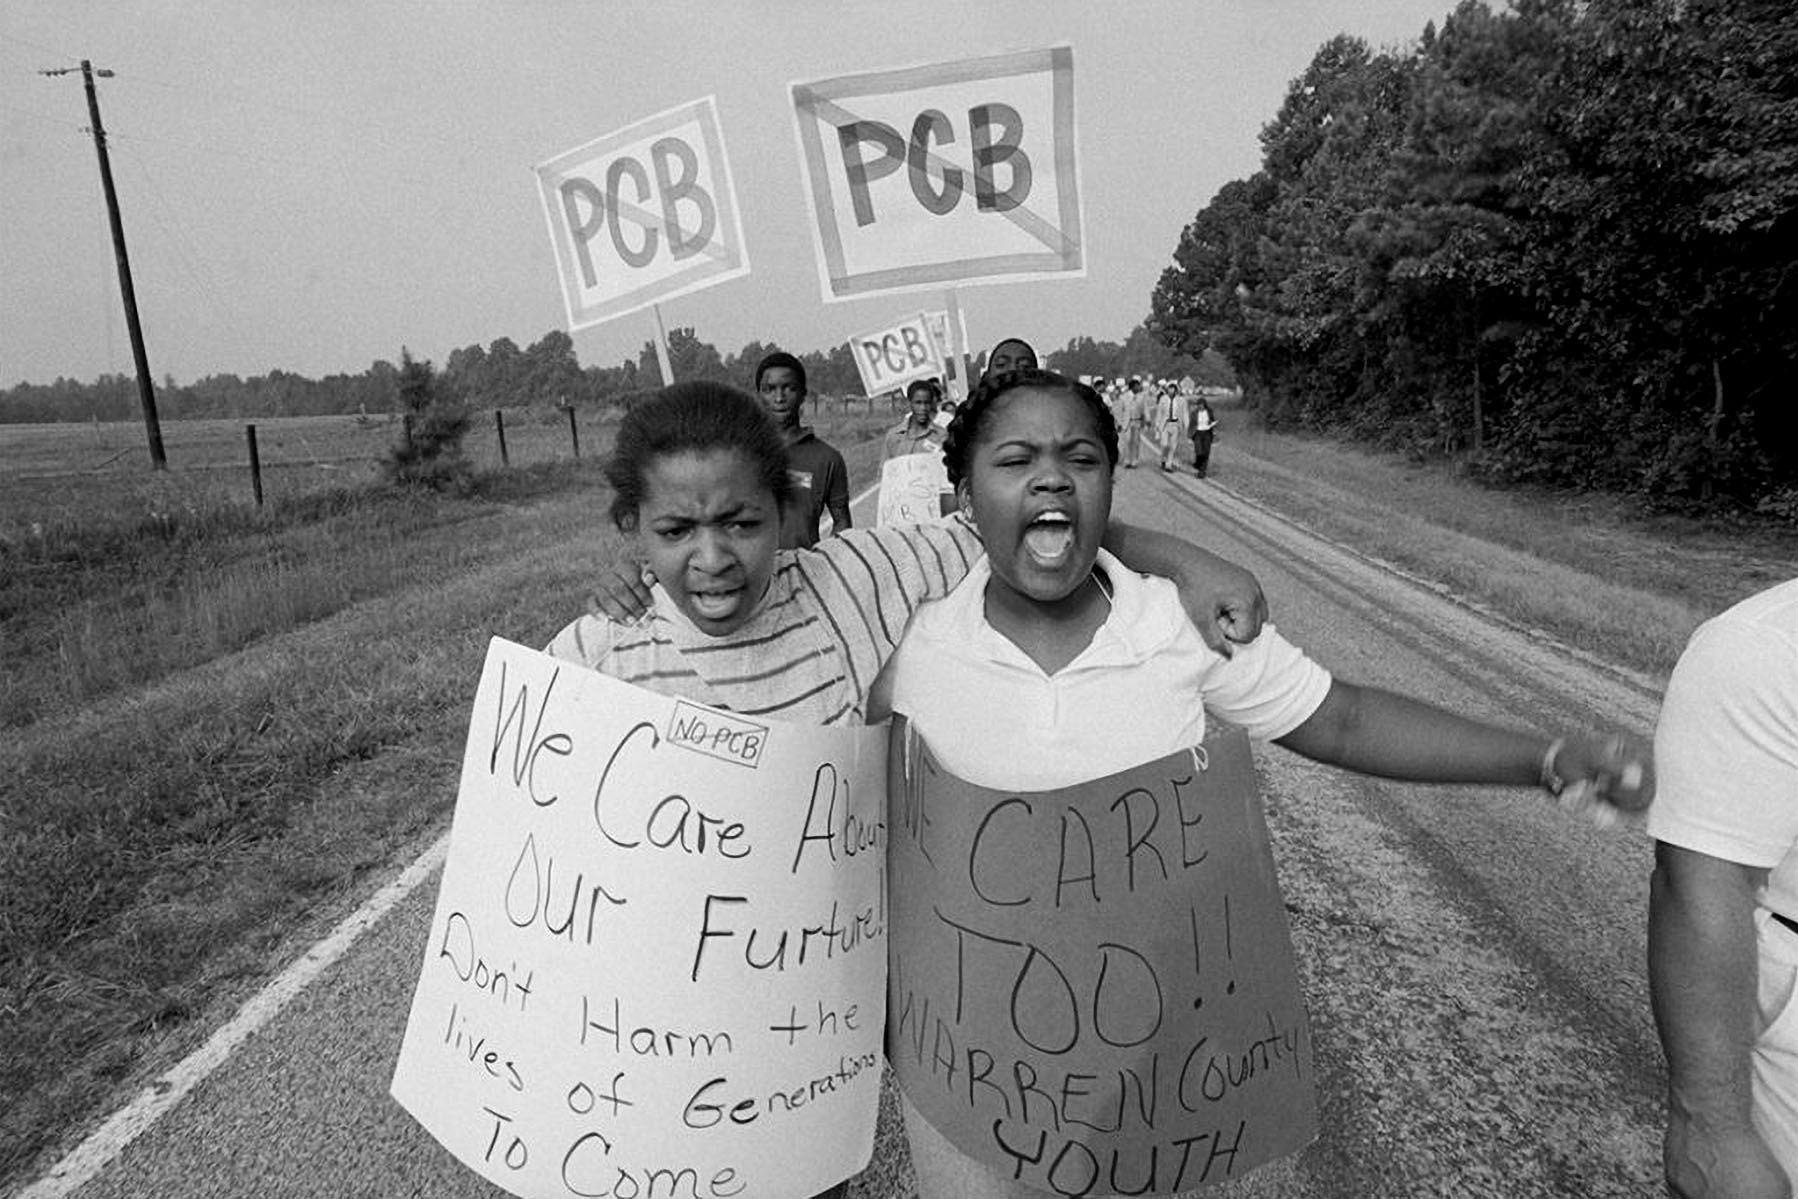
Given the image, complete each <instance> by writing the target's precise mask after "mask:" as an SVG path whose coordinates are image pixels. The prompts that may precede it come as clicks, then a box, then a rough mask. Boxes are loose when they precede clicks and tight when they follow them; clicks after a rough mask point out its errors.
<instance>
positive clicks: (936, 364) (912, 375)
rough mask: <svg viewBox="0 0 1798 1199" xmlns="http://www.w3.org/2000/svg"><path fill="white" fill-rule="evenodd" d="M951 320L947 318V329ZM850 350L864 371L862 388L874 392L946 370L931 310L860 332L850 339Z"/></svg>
mask: <svg viewBox="0 0 1798 1199" xmlns="http://www.w3.org/2000/svg"><path fill="white" fill-rule="evenodd" d="M947 323H948V322H947V320H945V321H944V328H945V331H946V329H947ZM849 352H850V354H852V355H854V357H855V369H856V370H858V371H860V372H861V376H862V390H863V391H864V392H866V393H867V394H868V395H871V396H877V395H884V394H885V393H887V392H889V391H898V390H900V389H901V388H903V387H904V386H905V385H906V384H908V383H910V382H912V381H913V380H914V379H929V378H932V377H935V376H940V375H941V374H942V373H943V358H944V356H943V352H942V350H941V348H940V343H939V342H938V341H937V337H936V333H935V332H934V330H933V329H932V324H931V319H930V314H929V313H927V312H917V313H913V314H912V315H911V316H909V317H907V318H905V319H904V320H901V321H896V322H894V323H893V324H890V325H886V326H883V327H882V328H879V329H875V330H873V331H872V332H869V333H858V334H857V335H856V336H854V337H851V338H850V339H849Z"/></svg>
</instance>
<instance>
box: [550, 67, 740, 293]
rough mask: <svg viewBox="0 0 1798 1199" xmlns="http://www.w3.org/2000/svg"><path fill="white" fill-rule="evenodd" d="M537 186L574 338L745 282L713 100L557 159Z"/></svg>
mask: <svg viewBox="0 0 1798 1199" xmlns="http://www.w3.org/2000/svg"><path fill="white" fill-rule="evenodd" d="M537 184H538V190H539V191H540V193H541V194H542V197H543V210H544V215H545V216H546V217H547V218H548V220H549V236H550V242H551V244H552V245H553V246H554V248H555V253H556V267H557V270H558V271H559V272H560V274H561V279H562V299H563V303H564V305H565V306H566V308H567V310H568V323H569V326H570V327H571V328H575V329H581V328H585V327H586V326H588V325H595V324H598V323H600V322H601V321H607V320H610V319H612V318H613V317H616V316H622V315H624V314H625V313H628V312H635V311H637V310H639V309H642V308H647V307H648V306H649V305H651V304H656V303H660V302H661V301H663V300H666V299H669V298H671V297H674V296H678V295H684V294H686V293H687V292H691V291H697V290H698V289H700V288H703V287H710V286H711V285H713V284H714V283H722V282H725V281H726V280H728V279H735V278H737V277H738V276H739V275H746V274H748V273H749V255H748V252H747V250H746V249H745V248H744V244H743V229H742V223H741V218H740V216H739V213H738V209H737V198H736V192H735V190H734V189H733V188H732V186H731V178H730V166H729V163H728V162H727V161H726V160H725V155H724V135H723V133H722V131H721V130H720V128H719V126H718V113H717V109H716V108H715V107H714V105H713V103H712V98H711V97H710V96H708V97H706V98H705V99H703V100H696V101H694V102H693V103H691V104H684V105H682V106H680V107H679V108H672V109H669V110H668V111H667V112H664V113H661V114H659V115H657V116H653V117H650V118H648V119H647V120H644V121H639V122H638V123H637V124H635V125H632V126H630V127H629V128H626V129H620V130H618V131H617V132H615V133H610V134H607V135H606V136H605V137H602V138H599V139H597V140H595V141H592V142H588V143H587V144H586V145H583V146H579V147H576V148H575V149H573V150H569V151H567V152H566V153H563V154H559V155H557V156H556V157H554V158H552V159H550V160H549V161H548V162H545V163H543V164H541V165H540V166H538V167H537Z"/></svg>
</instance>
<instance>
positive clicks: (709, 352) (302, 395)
mask: <svg viewBox="0 0 1798 1199" xmlns="http://www.w3.org/2000/svg"><path fill="white" fill-rule="evenodd" d="M776 348H779V347H776V346H773V345H770V344H765V343H763V342H760V341H752V342H750V343H749V344H748V345H745V346H744V347H743V348H742V349H741V350H739V351H737V352H736V353H735V354H732V355H730V356H729V357H725V356H723V355H721V354H720V353H719V352H718V349H717V347H716V346H713V345H712V344H711V343H710V342H706V341H701V340H700V338H699V335H698V334H697V333H696V332H695V331H694V330H693V329H692V328H690V327H677V328H673V329H670V330H668V352H669V358H670V362H671V365H672V366H673V368H674V374H675V377H676V378H679V379H728V380H732V381H735V382H738V383H740V384H742V385H744V386H748V385H749V384H750V382H751V376H752V375H753V374H754V373H755V365H756V363H758V362H760V361H761V359H762V357H763V356H764V355H765V354H767V353H769V352H770V351H772V350H774V349H776ZM1157 349H1160V352H1162V353H1164V354H1165V353H1167V352H1168V351H1166V350H1165V349H1161V348H1160V347H1157ZM799 359H800V361H802V362H804V363H805V368H806V375H807V378H808V381H809V382H810V384H811V389H812V391H813V392H814V393H817V394H820V395H847V394H858V393H860V391H861V376H860V375H858V374H857V373H856V369H855V360H854V358H852V357H851V356H850V353H849V347H848V346H847V345H836V346H832V347H831V348H830V349H829V350H828V351H827V352H820V351H817V350H808V351H806V352H804V353H800V354H799ZM415 365H418V366H423V365H428V364H415ZM404 373H405V368H404V367H403V366H402V367H396V366H394V364H393V363H391V362H387V361H385V360H382V361H378V362H375V363H373V364H372V365H371V366H370V367H369V368H368V370H366V371H364V372H363V373H362V374H359V375H341V374H340V375H329V376H327V377H325V378H323V379H318V380H313V379H307V378H305V377H303V376H300V375H296V374H292V373H290V372H287V371H282V370H273V371H270V372H269V373H268V374H266V375H257V376H252V377H251V378H248V379H244V378H240V377H238V376H237V375H231V374H224V375H208V376H207V377H205V378H203V379H200V380H198V381H196V382H194V383H189V384H186V385H182V384H178V383H176V382H175V380H174V379H173V378H168V377H165V378H164V380H163V382H162V385H161V387H159V388H158V389H157V406H158V409H159V411H160V413H161V415H162V416H163V417H164V418H165V419H180V418H182V417H255V416H311V415H319V414H323V413H333V412H370V413H385V412H400V411H404V410H405V404H404V396H403V395H402V393H401V383H402V376H403V375H404ZM661 385H662V371H661V367H660V365H658V363H657V361H656V353H655V346H654V344H653V343H650V342H645V343H644V345H643V349H642V350H641V351H640V352H639V353H638V355H637V356H636V358H634V359H627V360H625V361H623V362H620V363H619V364H618V365H617V366H610V367H583V366H582V365H581V364H580V360H579V359H578V358H577V357H576V355H575V351H574V339H573V338H571V337H570V336H569V335H568V334H567V333H565V332H563V331H562V330H560V329H553V330H551V331H550V332H548V333H545V334H544V335H543V336H542V337H540V338H539V339H537V340H536V341H535V342H533V343H531V345H530V346H529V347H527V348H525V349H522V350H521V349H519V348H518V344H517V343H516V342H514V341H513V340H512V339H511V338H509V337H501V338H497V339H496V340H494V341H493V342H492V343H490V344H489V345H487V346H485V347H483V346H481V345H479V344H475V345H468V346H462V347H460V348H458V349H454V350H451V351H450V352H449V355H448V357H447V358H446V359H445V360H444V363H443V368H442V370H441V371H434V372H433V373H432V379H431V386H432V387H433V388H435V389H436V390H437V391H439V392H442V393H443V394H444V395H446V396H450V397H453V398H454V399H455V400H457V401H458V402H460V403H462V404H464V405H468V406H471V407H477V408H493V407H516V406H519V405H527V406H529V405H536V406H544V407H559V406H562V405H566V404H582V405H588V404H605V403H628V402H630V400H631V399H633V398H635V397H637V396H640V395H642V394H644V393H646V392H647V391H650V390H653V389H654V388H657V387H660V386H661ZM138 416H139V408H138V398H137V384H136V381H135V380H134V379H132V378H131V377H130V376H129V375H102V376H100V378H99V379H97V380H95V381H94V382H92V383H78V382H76V381H75V380H73V379H58V380H56V381H55V382H54V383H51V384H47V385H40V384H33V383H21V384H19V385H18V386H17V387H13V388H10V389H7V390H0V423H20V422H32V421H72V420H73V421H86V420H101V421H113V420H136V419H138Z"/></svg>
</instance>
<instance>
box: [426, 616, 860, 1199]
mask: <svg viewBox="0 0 1798 1199" xmlns="http://www.w3.org/2000/svg"><path fill="white" fill-rule="evenodd" d="M885 765H886V759H885V756H884V742H883V731H882V730H880V729H865V728H864V729H834V728H812V727H802V726H797V725H788V724H781V723H778V722H773V721H768V720H762V719H746V718H744V717H742V716H740V715H738V714H735V713H731V712H722V711H717V710H715V709H711V708H706V707H701V706H699V705H695V704H692V703H688V702H685V701H682V700H676V699H672V698H668V697H665V696H658V695H654V694H652V693H650V692H648V691H645V690H643V689H641V688H638V687H633V686H631V685H629V684H627V683H622V682H618V681H617V680H614V679H609V678H606V677H604V676H602V675H599V674H597V673H595V672H593V671H590V670H585V669H582V668H580V667H576V666H571V665H569V664H567V663H564V662H559V661H557V660H556V659H553V658H550V657H548V656H547V655H544V654H541V653H537V652H536V651H534V650H529V649H526V648H524V647H522V646H517V645H512V644H510V643H508V642H505V641H501V640H498V639H495V640H494V641H493V642H492V645H491V646H490V648H489V650H488V656H487V664H486V669H485V671H484V672H483V674H482V676H481V684H480V688H479V690H478V692H477V693H476V697H475V703H474V713H473V719H472V721H471V724H470V728H469V736H468V742H467V750H466V753H465V756H464V759H463V765H462V781H461V788H460V791H459V793H458V796H457V801H456V814H455V822H454V825H453V827H452V829H451V837H450V851H449V858H448V861H447V862H446V864H445V866H444V872H443V879H442V882H441V884H440V887H439V891H438V897H437V909H436V914H435V915H434V916H433V917H432V920H431V929H430V936H429V940H428V942H427V944H426V946H425V952H424V961H423V964H422V966H421V968H420V973H419V980H418V987H417V990H416V992H415V993H414V996H413V1001H412V1011H411V1017H410V1019H409V1021H408V1023H407V1026H406V1035H405V1041H404V1043H403V1045H402V1047H401V1051H400V1058H399V1062H398V1065H397V1067H396V1069H395V1072H394V1078H393V1086H392V1090H393V1095H394V1097H395V1098H396V1099H398V1100H399V1101H400V1103H401V1104H402V1105H404V1106H405V1108H406V1109H407V1110H408V1111H409V1112H411V1113H412V1115H413V1116H414V1117H415V1118H416V1119H417V1120H418V1121H419V1123H420V1124H422V1125H424V1127H425V1128H426V1129H428V1130H429V1131H430V1133H431V1134H432V1135H433V1136H434V1137H436V1138H437V1139H438V1140H439V1141H440V1142H442V1144H443V1145H444V1146H445V1147H446V1148H447V1149H449V1150H450V1151H451V1152H452V1153H454V1154H455V1155H456V1157H457V1158H459V1159H460V1160H461V1161H462V1162H463V1163H464V1164H466V1165H468V1166H469V1167H470V1168H471V1169H474V1170H476V1171H477V1172H479V1173H480V1174H482V1175H483V1176H484V1177H486V1178H487V1179H489V1180H490V1181H492V1182H494V1183H496V1184H498V1185H499V1186H501V1187H504V1188H505V1189H506V1190H508V1191H510V1192H511V1193H513V1194H515V1195H520V1196H527V1197H554V1199H569V1197H585V1196H601V1195H604V1196H615V1197H620V1199H631V1197H632V1196H637V1197H639V1199H642V1197H646V1196H650V1195H656V1196H664V1197H666V1196H679V1197H681V1199H755V1197H757V1196H762V1197H766V1199H792V1196H795V1195H810V1194H815V1193H816V1192H818V1191H821V1190H824V1189H825V1188H826V1187H828V1186H830V1185H832V1184H834V1183H836V1182H837V1181H839V1180H841V1179H843V1178H846V1177H848V1176H849V1175H851V1174H853V1173H855V1172H856V1171H858V1170H860V1169H861V1168H862V1167H863V1166H864V1165H865V1164H866V1163H867V1160H868V1157H869V1155H870V1153H871V1152H872V1148H873V1134H874V1118H875V1111H876V1107H877V1103H878V1095H879V1079H880V1037H881V1019H882V1003H883V998H884V997H883V994H882V990H881V982H882V972H883V971H884V969H885V966H886V934H885V926H886V913H885V910H884V906H883V903H882V891H881V881H882V872H883V870H884V854H885V843H886V826H885V807H884V794H885V792H884V787H883V785H882V784H883V777H882V773H883V771H884V769H885Z"/></svg>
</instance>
